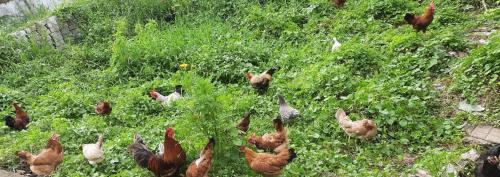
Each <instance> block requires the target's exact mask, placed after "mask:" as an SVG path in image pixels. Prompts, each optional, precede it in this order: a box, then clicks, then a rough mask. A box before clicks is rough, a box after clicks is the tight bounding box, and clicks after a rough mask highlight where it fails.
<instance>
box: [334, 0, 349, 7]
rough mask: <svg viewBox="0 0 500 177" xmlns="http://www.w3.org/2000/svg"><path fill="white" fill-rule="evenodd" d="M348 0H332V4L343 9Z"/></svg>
mask: <svg viewBox="0 0 500 177" xmlns="http://www.w3.org/2000/svg"><path fill="white" fill-rule="evenodd" d="M345 1H346V0H332V3H333V4H335V6H337V7H342V6H344V3H345Z"/></svg>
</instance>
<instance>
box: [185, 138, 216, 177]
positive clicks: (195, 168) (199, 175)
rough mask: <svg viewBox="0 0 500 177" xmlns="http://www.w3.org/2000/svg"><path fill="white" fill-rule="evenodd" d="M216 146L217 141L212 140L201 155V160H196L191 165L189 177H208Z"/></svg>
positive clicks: (188, 170)
mask: <svg viewBox="0 0 500 177" xmlns="http://www.w3.org/2000/svg"><path fill="white" fill-rule="evenodd" d="M214 146H215V139H214V138H210V140H209V141H208V144H207V145H206V146H205V148H204V149H203V150H202V151H201V153H200V158H198V159H196V160H195V161H193V162H192V163H191V165H189V167H188V169H187V171H186V176H187V177H208V171H209V170H210V166H211V165H212V154H213V150H214Z"/></svg>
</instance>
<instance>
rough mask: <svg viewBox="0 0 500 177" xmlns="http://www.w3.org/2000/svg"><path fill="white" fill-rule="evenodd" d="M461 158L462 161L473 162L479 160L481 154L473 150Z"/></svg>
mask: <svg viewBox="0 0 500 177" xmlns="http://www.w3.org/2000/svg"><path fill="white" fill-rule="evenodd" d="M460 158H461V159H462V160H471V161H475V160H476V159H477V158H479V154H478V153H477V151H476V150H475V149H471V150H470V151H469V152H466V153H463V154H462V155H461V156H460Z"/></svg>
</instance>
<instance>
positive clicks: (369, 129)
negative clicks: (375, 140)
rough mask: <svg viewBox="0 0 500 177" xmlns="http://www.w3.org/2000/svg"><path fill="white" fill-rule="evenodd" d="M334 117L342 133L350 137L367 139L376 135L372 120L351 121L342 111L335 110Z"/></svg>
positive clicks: (375, 127)
mask: <svg viewBox="0 0 500 177" xmlns="http://www.w3.org/2000/svg"><path fill="white" fill-rule="evenodd" d="M335 117H336V118H337V121H338V122H339V124H340V126H341V127H342V129H343V130H344V132H346V133H347V135H349V136H351V137H356V138H359V139H369V138H372V137H374V136H375V135H377V126H376V125H375V122H374V121H373V120H369V119H363V120H358V121H352V120H351V119H349V117H348V116H347V115H346V113H345V112H344V110H342V109H339V110H337V113H336V114H335Z"/></svg>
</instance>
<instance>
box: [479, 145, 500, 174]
mask: <svg viewBox="0 0 500 177" xmlns="http://www.w3.org/2000/svg"><path fill="white" fill-rule="evenodd" d="M499 159H500V145H496V146H494V147H492V148H490V149H489V150H488V151H486V152H484V153H483V154H481V156H479V159H478V160H477V161H476V162H477V165H476V172H475V173H476V177H500V163H499V162H500V160H499Z"/></svg>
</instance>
